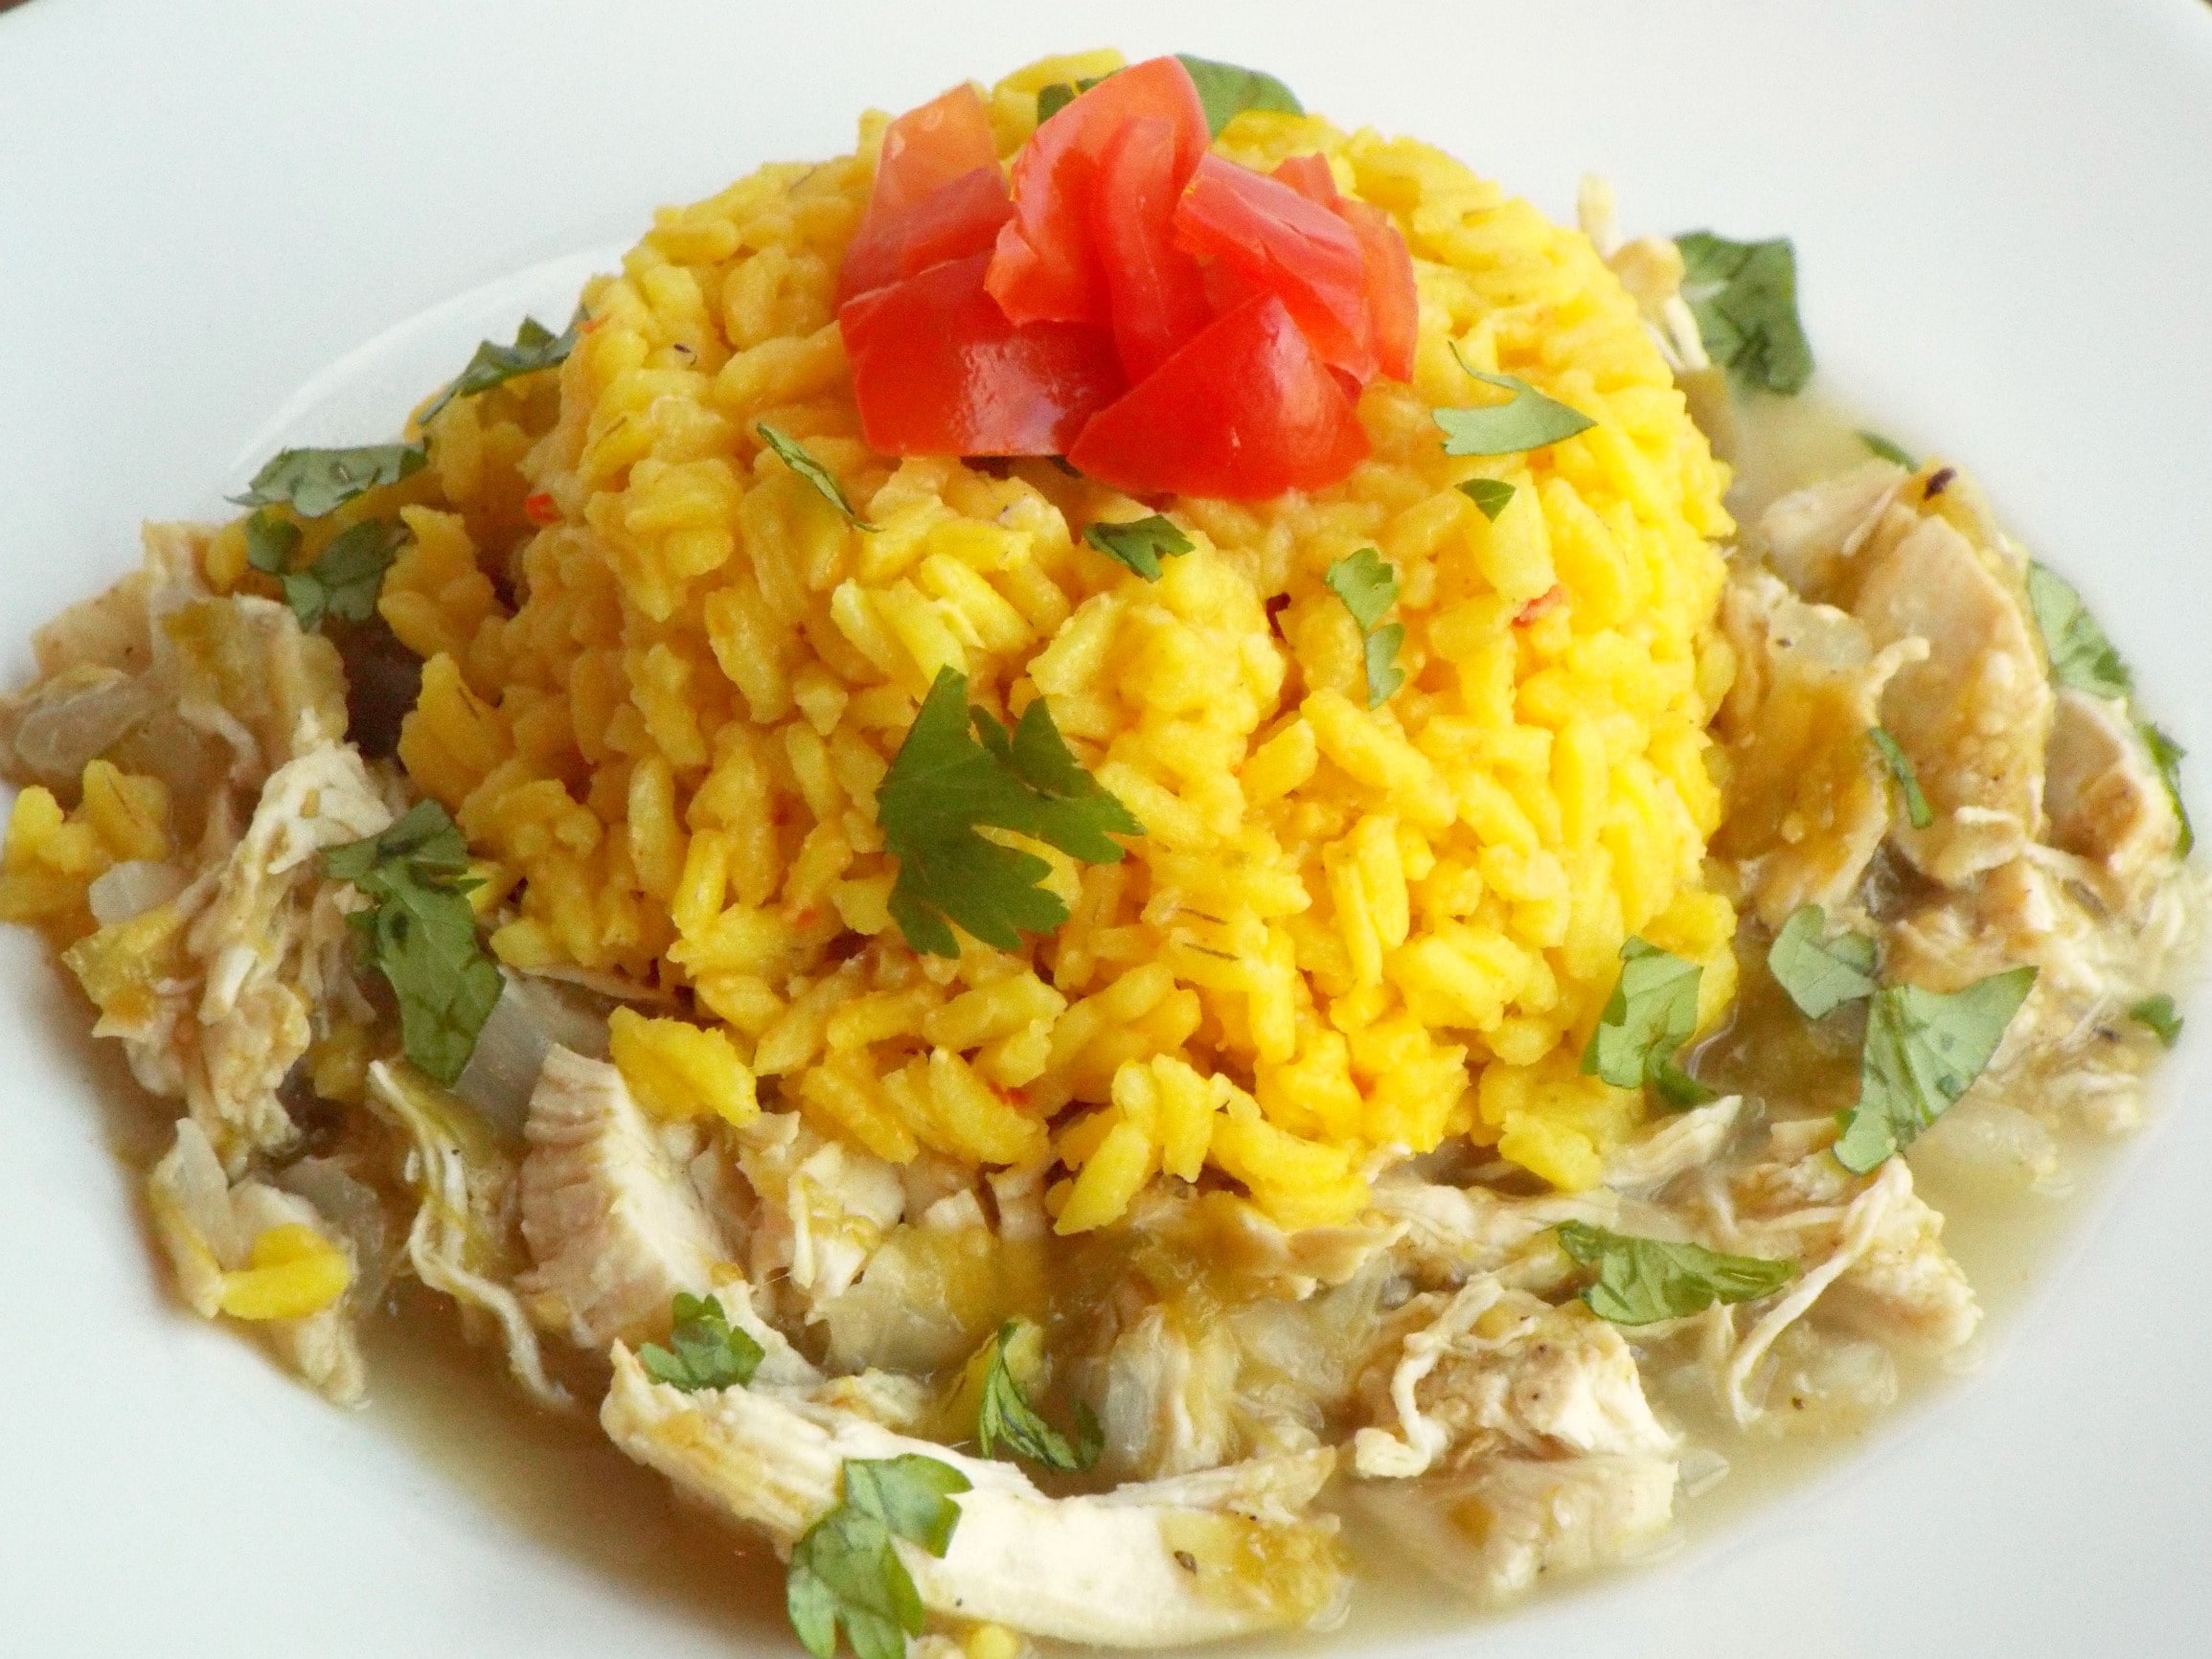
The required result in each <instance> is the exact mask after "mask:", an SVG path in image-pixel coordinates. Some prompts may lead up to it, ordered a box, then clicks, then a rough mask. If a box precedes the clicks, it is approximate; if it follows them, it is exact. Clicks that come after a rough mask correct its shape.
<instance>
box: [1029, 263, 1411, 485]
mask: <svg viewBox="0 0 2212 1659" xmlns="http://www.w3.org/2000/svg"><path fill="white" fill-rule="evenodd" d="M1367 453H1368V443H1367V434H1366V431H1365V430H1364V429H1363V428H1362V427H1361V426H1360V424H1359V419H1358V416H1357V414H1356V413H1355V412H1354V410H1353V407H1352V403H1351V400H1350V399H1349V398H1346V397H1345V395H1344V392H1343V390H1342V388H1341V387H1340V386H1339V385H1338V384H1337V382H1336V378H1335V376H1334V374H1332V373H1331V371H1330V369H1329V367H1328V365H1326V364H1325V363H1323V362H1322V360H1321V358H1320V356H1319V355H1318V353H1316V352H1315V351H1314V349H1313V347H1312V344H1311V342H1310V341H1309V340H1308V339H1307V337H1306V334H1305V331H1304V330H1302V329H1300V328H1299V326H1298V324H1297V322H1296V321H1295V319H1293V318H1292V316H1291V314H1290V310H1289V307H1288V306H1287V305H1285V304H1284V302H1283V300H1282V298H1281V297H1280V296H1279V295H1275V294H1256V295H1254V296H1253V297H1252V298H1251V299H1249V300H1247V301H1245V302H1244V303H1243V305H1241V306H1238V307H1236V308H1234V309H1233V310H1230V311H1227V312H1225V313H1224V314H1222V315H1221V316H1220V317H1218V318H1216V319H1215V320H1214V321H1213V322H1212V323H1210V324H1209V325H1207V327H1206V328H1205V330H1203V331H1202V332H1200V333H1199V334H1198V335H1197V337H1196V338H1195V339H1193V340H1192V341H1191V342H1190V343H1189V344H1188V345H1186V346H1185V347H1184V348H1183V349H1182V350H1181V351H1179V352H1176V353H1175V354H1174V356H1172V357H1170V358H1169V359H1168V360H1167V361H1166V362H1164V363H1162V364H1161V365H1160V366H1159V368H1157V369H1155V370H1154V371H1153V372H1152V374H1151V375H1148V376H1147V377H1146V378H1145V380H1144V381H1143V383H1142V384H1140V385H1138V386H1137V387H1135V388H1134V389H1133V390H1131V391H1130V392H1129V394H1128V395H1127V396H1125V397H1123V398H1120V399H1119V400H1118V401H1116V402H1114V403H1112V404H1111V405H1109V406H1108V407H1106V408H1105V409H1103V410H1101V411H1100V412H1099V413H1098V414H1097V415H1095V416H1093V417H1092V418H1091V420H1090V423H1089V424H1088V425H1086V426H1085V427H1084V428H1083V435H1082V436H1081V437H1080V438H1078V439H1077V440H1076V443H1075V445H1074V447H1073V448H1071V449H1069V450H1068V452H1067V459H1068V464H1069V465H1070V466H1074V467H1076V468H1077V469H1078V470H1079V471H1082V472H1084V473H1087V474H1089V475H1090V476H1091V477H1093V478H1097V479H1101V480H1103V481H1104V482H1106V483H1107V484H1111V485H1113V486H1115V487H1116V488H1117V489H1127V490H1129V491H1131V492H1133V493H1137V494H1145V495H1153V494H1164V493H1167V492H1170V491H1173V492H1174V493H1176V494H1181V495H1210V496H1218V497H1222V498H1225V499H1228V500H1232V501H1260V500H1265V499H1266V498H1267V497H1269V496H1272V495H1280V494H1281V493H1282V492H1283V491H1284V490H1286V489H1323V488H1325V487H1327V486H1329V485H1331V484H1334V483H1336V482H1337V481H1338V480H1339V479H1341V478H1343V477H1344V475H1345V474H1346V473H1348V472H1350V471H1351V470H1352V468H1353V467H1354V466H1357V465H1358V464H1359V462H1360V461H1361V460H1362V459H1363V458H1364V457H1365V456H1366V455H1367Z"/></svg>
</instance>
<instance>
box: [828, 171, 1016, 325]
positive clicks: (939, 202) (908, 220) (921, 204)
mask: <svg viewBox="0 0 2212 1659" xmlns="http://www.w3.org/2000/svg"><path fill="white" fill-rule="evenodd" d="M1013 215H1014V202H1013V199H1012V198H1011V197H1009V196H1008V195H1007V193H1006V179H1005V177H1004V175H1003V174H1001V173H1000V172H999V170H998V164H997V163H996V162H992V163H991V164H990V165H988V166H986V167H979V168H976V169H975V170H973V171H971V172H964V173H962V174H961V175H960V176H959V177H958V178H956V179H953V180H951V181H950V182H949V183H946V184H942V185H939V186H938V187H937V188H936V189H935V190H933V191H931V192H930V193H928V194H926V195H924V196H923V197H921V198H920V199H918V200H916V201H913V202H910V203H909V204H907V205H906V206H905V207H902V208H898V209H894V210H892V211H889V212H886V213H881V214H878V213H877V212H876V211H875V208H874V205H873V204H871V205H870V208H869V212H868V214H867V216H866V217H865V218H863V219H862V220H861V224H860V229H859V230H858V231H857V232H856V233H855V235H854V238H853V240H852V242H851V244H850V245H849V246H847V248H846V249H845V262H844V264H843V266H842V267H841V268H840V269H839V271H838V273H837V303H838V305H840V306H842V305H843V304H844V303H845V302H846V301H847V300H850V299H852V298H853V297H854V296H855V295H856V294H865V293H867V292H868V291H869V290H870V289H873V288H879V287H881V286H883V284H886V283H896V282H898V281H900V280H901V278H904V277H911V276H914V275H916V274H917V273H918V272H921V271H925V270H927V269H928V268H929V267H930V266H931V265H935V264H942V263H944V261H946V260H957V259H965V258H966V257H967V256H968V255H969V254H982V253H989V252H990V251H991V248H992V243H993V242H994V241H996V240H997V238H998V227H999V226H1001V225H1003V224H1004V223H1006V221H1007V220H1008V219H1009V218H1010V217H1012V216H1013Z"/></svg>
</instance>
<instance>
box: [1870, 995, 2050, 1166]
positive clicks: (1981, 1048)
mask: <svg viewBox="0 0 2212 1659" xmlns="http://www.w3.org/2000/svg"><path fill="white" fill-rule="evenodd" d="M2035 983H2036V970H2035V969H2034V968H2032V967H2016V968H2013V969H2012V970H2010V971H2009V972H2006V973H1994V974H1991V975H1990V976H1989V977H1988V978H1987V979H1981V980H1976V981H1975V982H1974V983H1973V984H1972V985H1970V986H1968V987H1967V988H1966V989H1964V990H1959V991H1953V992H1950V994H1949V995H1946V994H1943V993H1941V992H1938V991H1932V990H1923V989H1920V987H1918V986H1914V985H1889V986H1883V987H1882V988H1881V989H1880V990H1878V991H1876V992H1875V993H1874V1000H1873V1002H1872V1003H1871V1005H1869V1008H1868V1011H1867V1016H1866V1048H1865V1050H1864V1052H1863V1053H1862V1054H1861V1055H1860V1057H1859V1102H1858V1104H1856V1105H1854V1106H1851V1107H1849V1108H1847V1109H1846V1110H1845V1111H1844V1112H1843V1113H1842V1115H1841V1119H1840V1121H1841V1123H1842V1125H1843V1134H1842V1136H1841V1137H1840V1138H1839V1139H1838V1140H1837V1141H1836V1158H1837V1159H1838V1160H1839V1161H1840V1162H1841V1163H1842V1165H1843V1167H1844V1168H1845V1169H1847V1170H1854V1171H1857V1172H1858V1173H1859V1174H1864V1173H1865V1172H1866V1171H1867V1170H1872V1169H1874V1168H1875V1167H1876V1166H1877V1165H1879V1164H1880V1163H1881V1161H1882V1160H1883V1159H1885V1158H1887V1157H1889V1156H1890V1154H1891V1153H1893V1152H1902V1151H1903V1150H1904V1148H1906V1147H1908V1146H1910V1145H1911V1144H1912V1140H1913V1137H1914V1136H1915V1135H1918V1134H1919V1133H1920V1132H1921V1130H1923V1129H1925V1128H1927V1126H1928V1125H1930V1124H1932V1123H1934V1122H1935V1120H1936V1119H1937V1118H1939V1117H1941V1116H1942V1115H1943V1113H1944V1112H1945V1111H1946V1110H1948V1109H1949V1108H1950V1105H1951V1104H1952V1102H1955V1101H1957V1100H1958V1098H1959V1097H1960V1096H1961V1095H1963V1094H1965V1093H1966V1091H1967V1088H1968V1085H1970V1084H1971V1083H1973V1080H1974V1079H1976V1078H1977V1077H1979V1076H1981V1073H1982V1068H1983V1067H1985V1066H1987V1065H1988V1064H1989V1062H1990V1057H1991V1056H1992V1055H1994V1054H1995V1053H1996V1049H1997V1044H1998V1043H1999V1042H2000V1041H2002V1040H2003V1038H2004V1034H2005V1028H2006V1027H2007V1026H2009V1025H2011V1024H2012V1019H2013V1015H2014V1014H2016V1013H2018V1011H2019V1007H2020V1004H2021V1003H2023V1002H2025V1001H2026V1000H2027V996H2028V992H2029V991H2030V990H2031V989H2034V988H2035Z"/></svg>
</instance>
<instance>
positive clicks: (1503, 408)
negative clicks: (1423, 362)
mask: <svg viewBox="0 0 2212 1659" xmlns="http://www.w3.org/2000/svg"><path fill="white" fill-rule="evenodd" d="M1451 354H1452V355H1453V356H1454V357H1458V358H1459V366H1460V368H1461V369H1462V370H1464V371H1465V372H1466V373H1467V374H1469V375H1472V376H1473V377H1474V378H1475V379H1477V380H1480V381H1481V382H1482V383H1483V384H1484V385H1486V386H1496V387H1498V388H1500V389H1501V390H1503V391H1507V392H1511V393H1512V394H1513V396H1512V397H1511V398H1507V399H1506V401H1504V402H1503V403H1494V404H1492V405H1490V406H1489V407H1488V408H1484V409H1439V410H1437V411H1435V413H1434V415H1433V417H1432V418H1433V419H1434V420H1435V421H1436V423H1437V425H1438V426H1440V427H1441V428H1443V430H1444V452H1445V454H1447V455H1518V454H1521V453H1523V452H1524V451H1527V450H1530V449H1541V448H1542V447H1543V446H1544V445H1545V444H1547V443H1558V442H1559V441H1560V440H1561V439H1562V438H1572V437H1573V436H1574V435H1575V434H1576V433H1578V432H1586V431H1588V430H1589V428H1591V427H1592V426H1595V425H1596V424H1597V422H1596V421H1595V420H1591V419H1590V418H1589V417H1588V416H1587V415H1585V414H1584V413H1583V412H1582V411H1581V410H1580V409H1570V408H1568V407H1567V405H1566V404H1564V403H1561V402H1558V401H1556V400H1555V399H1553V398H1546V397H1545V396H1544V395H1543V394H1542V393H1541V392H1539V391H1538V390H1537V389H1536V388H1535V387H1534V386H1531V385H1530V384H1529V383H1528V382H1527V381H1526V380H1519V379H1516V378H1515V377H1514V376H1513V375H1485V374H1484V373H1483V372H1482V371H1481V370H1480V369H1476V368H1473V367H1471V366H1470V364H1469V363H1468V360H1467V359H1466V358H1465V357H1460V355H1459V348H1458V346H1456V345H1454V346H1453V347H1452V348H1451Z"/></svg>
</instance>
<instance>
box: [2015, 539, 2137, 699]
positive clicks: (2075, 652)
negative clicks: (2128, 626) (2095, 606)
mask: <svg viewBox="0 0 2212 1659" xmlns="http://www.w3.org/2000/svg"><path fill="white" fill-rule="evenodd" d="M2028 609H2029V610H2031V611H2033V612H2034V613H2035V618H2036V627H2037V629H2038V630H2039V631H2040V632H2041V634H2042V636H2043V652H2044V654H2045V655H2046V656H2048V657H2049V658H2050V659H2051V677H2052V678H2053V679H2055V680H2057V681H2058V682H2059V684H2060V685H2062V686H2071V687H2073V688H2074V689H2075V690H2076V691H2079V692H2087V693H2089V695H2091V696H2092V697H2124V696H2126V695H2127V694H2128V693H2130V692H2132V691H2133V690H2134V689H2135V676H2134V675H2133V674H2132V673H2130V672H2129V671H2128V665H2127V664H2126V663H2124V662H2122V661H2121V660H2120V653H2119V651H2118V650H2117V649H2116V648H2114V647H2113V645H2112V642H2111V641H2110V640H2109V639H2108V638H2106V637H2105V630H2104V629H2103V628H2101V627H2099V626H2098V625H2097V619H2096V618H2095V617H2093V616H2091V615H2090V614H2089V607H2088V606H2087V605H2086V604H2084V603H2083V602H2082V596H2081V595H2080V594H2079V593H2077V592H2076V591H2075V589H2074V585H2073V583H2071V582H2069V581H2067V580H2066V579H2065V578H2064V577H2063V576H2060V575H2059V574H2058V573H2057V572H2056V571H2053V570H2051V569H2049V568H2047V567H2046V566H2043V565H2041V564H2033V563H2031V564H2030V565H2029V566H2028Z"/></svg>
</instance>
